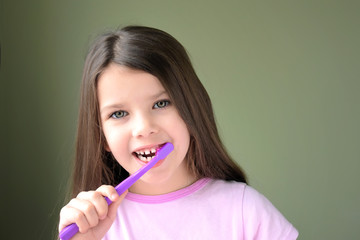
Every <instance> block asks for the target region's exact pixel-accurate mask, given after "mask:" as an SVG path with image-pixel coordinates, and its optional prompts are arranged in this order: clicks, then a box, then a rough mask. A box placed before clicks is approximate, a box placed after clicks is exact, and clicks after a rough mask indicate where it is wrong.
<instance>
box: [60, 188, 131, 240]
mask: <svg viewBox="0 0 360 240" xmlns="http://www.w3.org/2000/svg"><path fill="white" fill-rule="evenodd" d="M126 194H127V191H126V192H124V193H123V194H122V195H121V196H119V195H118V193H117V192H116V190H115V188H114V187H112V186H108V185H102V186H101V187H99V188H98V189H97V190H96V191H89V192H81V193H79V194H78V195H77V197H76V198H73V199H72V200H71V201H70V202H69V203H68V204H67V205H66V206H65V207H63V208H62V209H61V211H60V223H59V232H61V230H62V229H63V228H65V227H66V226H68V225H70V224H72V223H76V224H77V225H78V227H79V233H77V234H75V235H74V237H73V238H71V240H83V239H84V240H101V239H102V238H103V237H104V236H105V234H106V232H107V231H108V230H109V228H110V227H111V225H112V223H113V222H114V220H115V217H116V210H117V208H118V207H119V205H120V203H121V201H122V200H123V199H124V197H125V195H126ZM104 197H108V198H109V199H110V200H111V201H112V202H113V203H111V204H110V205H108V204H107V202H106V200H105V199H104Z"/></svg>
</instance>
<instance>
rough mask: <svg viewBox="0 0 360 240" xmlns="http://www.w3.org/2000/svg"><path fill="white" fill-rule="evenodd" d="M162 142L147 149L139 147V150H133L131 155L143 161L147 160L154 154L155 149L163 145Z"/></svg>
mask: <svg viewBox="0 0 360 240" xmlns="http://www.w3.org/2000/svg"><path fill="white" fill-rule="evenodd" d="M163 145H164V144H161V145H158V146H154V147H151V148H148V149H141V150H139V151H135V152H133V155H134V156H135V157H137V158H138V159H139V160H141V161H143V162H149V161H150V160H151V159H153V158H154V157H155V156H156V153H157V151H158V150H159V149H160V148H161V147H162V146H163Z"/></svg>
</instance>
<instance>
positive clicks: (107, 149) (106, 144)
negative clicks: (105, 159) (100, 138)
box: [104, 142, 111, 152]
mask: <svg viewBox="0 0 360 240" xmlns="http://www.w3.org/2000/svg"><path fill="white" fill-rule="evenodd" d="M104 149H105V151H107V152H111V150H110V147H109V144H108V143H107V142H105V143H104Z"/></svg>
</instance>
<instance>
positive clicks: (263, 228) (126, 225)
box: [104, 178, 298, 240]
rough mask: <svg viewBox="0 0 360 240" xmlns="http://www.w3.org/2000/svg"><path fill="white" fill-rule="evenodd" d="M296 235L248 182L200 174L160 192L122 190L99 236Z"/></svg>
mask: <svg viewBox="0 0 360 240" xmlns="http://www.w3.org/2000/svg"><path fill="white" fill-rule="evenodd" d="M297 236H298V232H297V230H296V229H295V228H294V227H293V226H292V225H291V224H290V223H289V222H288V221H287V220H286V219H285V218H284V217H283V215H282V214H281V213H280V212H279V211H278V210H277V209H276V208H275V207H274V206H273V205H272V204H271V203H270V201H269V200H267V199H266V198H265V197H264V196H263V195H261V194H260V193H259V192H257V191H256V190H254V189H253V188H251V187H249V186H247V185H246V184H244V183H239V182H227V181H223V180H213V179H207V178H205V179H201V180H199V181H197V182H195V183H194V184H192V185H191V186H189V187H186V188H184V189H181V190H178V191H176V192H172V193H168V194H164V195H158V196H144V195H138V194H133V193H128V194H127V196H126V197H125V199H124V201H123V202H122V203H121V205H120V207H119V209H118V213H117V218H116V220H115V222H114V223H113V225H112V226H111V228H110V230H109V231H108V232H107V234H106V235H105V237H104V240H115V239H135V240H138V239H140V240H142V239H147V240H151V239H154V240H162V239H164V240H169V239H171V240H175V239H181V240H183V239H206V240H208V239H216V240H219V239H226V240H230V239H237V240H239V239H243V240H246V239H252V240H253V239H271V240H273V239H276V240H281V239H284V240H285V239H286V240H291V239H296V238H297Z"/></svg>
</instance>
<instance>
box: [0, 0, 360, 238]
mask: <svg viewBox="0 0 360 240" xmlns="http://www.w3.org/2000/svg"><path fill="white" fill-rule="evenodd" d="M0 21H1V25H0V31H1V32H0V33H1V36H0V41H1V70H0V74H1V80H0V86H1V87H0V89H1V99H0V100H1V138H2V139H1V140H2V141H1V151H2V152H1V179H0V180H1V217H2V218H3V220H2V229H3V230H2V233H1V238H3V236H4V234H5V236H7V237H8V238H6V239H50V238H51V234H52V232H53V231H54V230H55V229H56V224H57V219H58V213H59V209H60V208H61V206H62V205H63V199H64V196H65V191H66V189H67V183H68V176H69V169H70V161H71V158H72V156H73V149H74V147H73V144H74V139H75V130H76V117H77V105H78V98H79V96H78V94H79V80H80V78H81V72H82V66H83V60H84V57H85V53H86V50H87V47H88V45H89V42H91V40H92V39H93V38H94V37H95V36H96V35H97V34H98V33H100V32H102V31H104V30H106V29H112V28H115V27H118V26H125V25H127V24H143V25H149V26H153V27H157V28H161V29H163V30H165V31H168V32H169V33H171V34H172V35H174V36H175V37H176V38H177V39H178V40H180V42H182V43H183V45H184V46H185V47H186V48H187V50H188V51H189V53H190V56H191V58H192V60H193V63H194V66H195V68H196V70H197V73H198V75H199V76H200V78H201V80H202V82H203V84H204V85H205V87H206V88H207V89H208V91H209V94H210V96H211V97H212V100H213V104H214V108H215V113H216V118H217V121H218V125H219V130H220V132H221V135H222V137H223V140H224V142H225V144H226V146H227V148H228V150H229V151H230V152H231V154H232V156H234V158H235V159H236V160H237V161H238V162H239V164H241V166H243V167H244V168H245V170H246V171H247V173H248V175H249V178H250V183H251V184H252V185H253V186H254V187H255V188H257V189H258V190H259V191H260V192H262V193H263V194H265V195H266V196H267V197H268V198H269V199H270V200H271V201H272V202H273V203H274V205H275V206H276V207H278V208H279V209H280V211H281V212H282V213H283V214H284V215H285V216H286V217H287V218H288V219H289V220H290V221H291V222H292V223H293V224H294V225H295V226H296V227H297V228H298V230H299V231H300V236H301V237H300V239H310V240H312V239H313V240H318V239H356V238H358V236H360V206H359V203H360V190H359V189H360V187H359V183H360V174H359V173H358V172H359V170H360V150H359V149H360V128H359V122H360V107H359V103H360V94H359V90H360V60H359V59H360V58H359V56H360V44H359V43H360V28H359V22H360V2H359V1H331V0H324V1H317V0H315V1H310V0H309V1H261V2H260V1H221V3H220V1H209V0H202V1H198V0H192V1H177V2H175V1H165V0H163V1H160V0H156V1H151V0H142V1H140V0H138V1H137V0H128V1H124V0H123V1H115V0H107V1H90V0H76V1H49V0H34V1H13V0H1V2H0ZM4 221H5V222H6V224H5V225H4V223H5V222H4Z"/></svg>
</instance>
